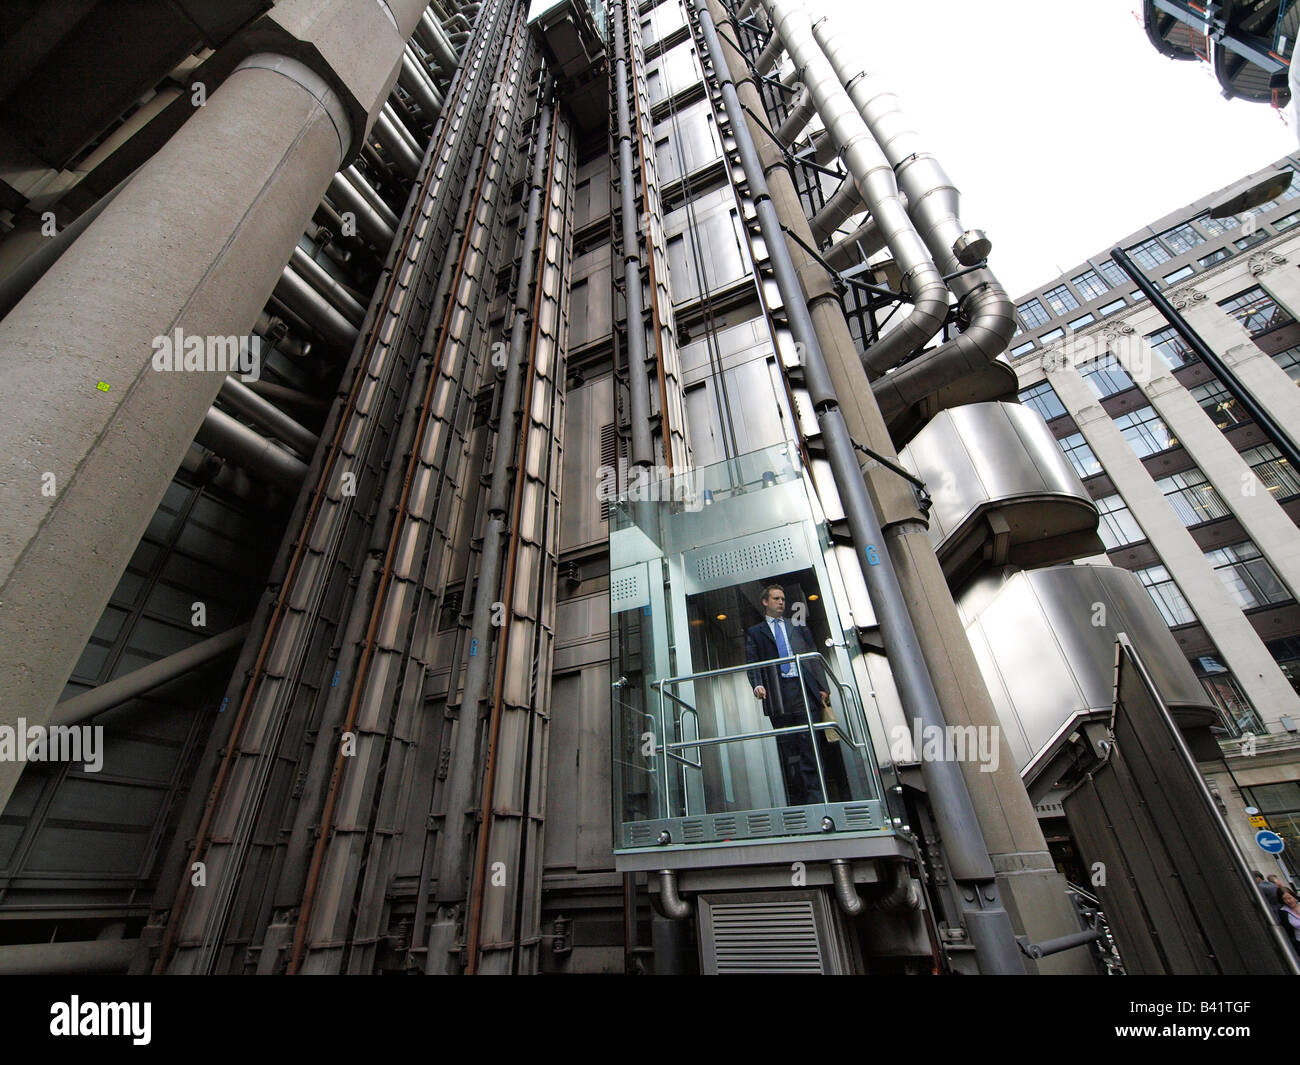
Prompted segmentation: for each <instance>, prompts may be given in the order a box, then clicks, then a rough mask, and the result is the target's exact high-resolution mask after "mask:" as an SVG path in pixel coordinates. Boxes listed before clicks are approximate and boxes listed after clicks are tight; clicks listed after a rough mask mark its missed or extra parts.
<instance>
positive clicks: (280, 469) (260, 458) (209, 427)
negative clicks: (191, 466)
mask: <svg viewBox="0 0 1300 1065" xmlns="http://www.w3.org/2000/svg"><path fill="white" fill-rule="evenodd" d="M194 439H195V440H197V441H198V442H199V443H200V444H202V445H203V446H204V447H206V448H208V449H210V450H212V451H215V452H216V453H217V454H218V455H220V456H221V457H222V458H226V459H229V460H230V461H231V462H233V463H235V464H237V465H239V466H242V467H244V469H246V470H247V471H248V472H249V473H251V474H253V475H254V476H256V477H260V478H261V479H262V480H266V481H271V482H273V483H275V484H278V485H279V486H280V487H282V488H284V489H285V490H286V491H289V492H297V491H298V487H299V485H301V484H302V479H303V478H304V477H305V476H307V464H306V463H305V462H303V461H302V460H301V459H299V458H295V457H294V456H293V455H290V454H289V452H287V451H285V450H283V449H282V448H278V447H276V446H275V445H274V444H273V443H271V441H269V440H267V439H266V437H264V436H258V435H257V433H255V432H253V430H252V429H250V428H248V426H246V425H244V424H243V423H241V422H237V421H235V419H234V418H232V417H231V416H230V415H229V414H226V413H225V412H224V411H219V410H217V409H216V407H211V408H209V410H208V413H207V414H205V415H204V416H203V424H202V425H200V426H199V431H198V432H197V433H195V434H194Z"/></svg>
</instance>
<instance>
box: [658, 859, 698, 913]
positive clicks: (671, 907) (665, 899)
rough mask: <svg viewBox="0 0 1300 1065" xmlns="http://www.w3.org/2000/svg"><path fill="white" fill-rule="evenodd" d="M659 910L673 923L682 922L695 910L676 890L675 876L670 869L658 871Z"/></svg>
mask: <svg viewBox="0 0 1300 1065" xmlns="http://www.w3.org/2000/svg"><path fill="white" fill-rule="evenodd" d="M659 908H660V909H661V910H663V913H664V916H665V917H667V918H668V919H669V920H673V921H684V920H686V919H687V918H688V917H690V915H691V913H692V911H693V910H694V909H695V907H693V906H692V905H691V904H690V903H689V902H687V901H686V900H685V899H684V898H682V896H681V894H680V893H679V892H678V890H677V874H676V873H674V872H673V871H672V870H671V869H660V870H659Z"/></svg>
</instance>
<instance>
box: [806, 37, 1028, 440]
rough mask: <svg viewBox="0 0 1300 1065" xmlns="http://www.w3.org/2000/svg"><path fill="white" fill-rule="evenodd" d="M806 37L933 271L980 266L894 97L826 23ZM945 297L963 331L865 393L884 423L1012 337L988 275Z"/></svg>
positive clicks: (982, 253) (969, 234)
mask: <svg viewBox="0 0 1300 1065" xmlns="http://www.w3.org/2000/svg"><path fill="white" fill-rule="evenodd" d="M812 32H813V35H814V37H815V39H816V41H817V43H818V45H819V46H820V48H821V51H822V53H823V54H824V55H825V57H826V60H827V61H828V62H829V64H830V67H831V70H832V71H833V72H834V74H835V77H836V78H837V79H838V80H839V82H840V83H841V84H843V85H845V86H846V87H847V92H848V95H849V97H850V99H851V100H852V101H853V104H854V107H855V108H856V109H857V112H858V114H859V115H860V116H861V118H862V120H863V122H864V123H865V124H866V126H867V128H868V129H869V130H870V132H871V134H872V136H873V138H874V139H875V141H876V142H877V144H878V145H879V147H880V149H881V150H882V151H883V152H884V154H885V158H886V159H887V160H888V161H889V163H890V165H891V166H892V167H893V168H894V172H895V174H896V175H897V178H898V187H899V189H900V191H901V192H902V194H903V195H904V196H905V197H906V198H907V209H908V213H909V214H910V215H911V218H912V220H913V222H914V223H915V226H916V230H917V232H918V233H919V234H920V236H921V239H922V240H924V242H925V244H926V247H927V248H928V249H929V251H930V254H931V256H933V259H934V262H935V263H936V264H937V265H938V267H939V269H940V270H942V271H943V272H944V274H945V275H952V274H957V273H958V272H959V271H961V270H963V269H964V268H966V267H970V266H974V265H975V264H977V263H979V262H982V261H983V260H984V259H985V258H986V257H987V256H988V253H989V250H990V245H989V241H988V238H987V237H985V236H984V234H983V233H981V232H979V231H978V230H971V231H968V230H965V229H964V228H963V227H962V224H961V220H960V216H959V203H958V192H957V189H956V187H955V186H954V185H953V183H952V181H951V180H950V179H949V177H948V175H947V174H946V173H945V172H944V170H943V167H942V166H940V165H939V162H938V160H937V159H935V158H934V156H932V155H930V154H929V152H927V151H925V150H924V149H923V148H922V146H921V144H920V138H919V136H918V135H917V133H916V132H915V130H913V129H912V127H911V125H910V124H909V123H908V121H907V120H906V118H905V117H904V115H903V112H902V110H901V109H900V107H899V105H898V97H897V96H895V94H894V93H893V92H891V91H889V90H887V89H885V88H884V87H882V86H881V84H880V80H879V78H877V77H876V76H874V75H872V74H870V73H868V72H867V71H865V70H863V69H862V66H861V63H860V62H857V61H855V60H854V59H853V58H851V55H850V48H849V47H848V42H847V41H846V40H845V38H844V37H843V36H842V35H840V36H836V35H835V34H834V33H833V32H832V28H831V23H830V21H829V20H828V19H826V18H821V19H819V20H818V21H817V23H816V24H815V25H814V26H813V27H812ZM828 207H829V205H828ZM952 291H953V293H954V294H955V295H956V296H957V300H958V305H959V307H960V311H961V315H962V317H963V318H964V319H965V320H966V321H967V322H969V325H967V326H966V328H965V329H964V330H963V332H962V334H961V335H960V336H958V337H956V338H954V339H953V340H951V341H949V342H948V343H946V344H944V345H942V346H941V347H939V348H936V349H934V350H933V351H929V352H926V353H925V354H923V355H922V356H921V357H920V358H918V359H917V360H916V361H915V362H914V363H912V364H910V365H908V366H906V367H904V368H903V369H901V370H899V371H898V372H896V373H894V374H891V375H890V376H889V377H887V378H885V379H884V380H881V381H877V382H876V383H875V384H874V385H873V386H872V388H873V391H874V392H875V394H876V398H877V401H878V402H879V403H880V408H881V413H882V414H883V415H884V416H885V420H886V421H890V420H891V419H893V418H896V417H897V416H898V415H900V414H902V413H903V412H904V411H905V410H907V408H909V407H911V406H912V405H913V404H915V403H918V402H920V401H921V400H922V399H924V398H925V397H926V396H929V395H932V394H934V393H935V392H937V391H938V390H939V389H941V388H942V387H943V386H945V385H947V384H950V383H952V382H953V381H955V380H957V379H958V378H960V377H962V376H963V375H965V374H966V373H969V372H975V371H979V370H982V369H983V368H984V367H985V366H986V365H987V364H988V363H990V362H992V361H993V360H994V359H995V358H997V356H998V355H999V354H1000V353H1001V352H1003V351H1005V350H1006V346H1007V344H1008V343H1009V342H1010V340H1011V337H1012V335H1013V334H1014V333H1015V328H1016V323H1015V308H1014V306H1013V305H1012V302H1011V300H1010V298H1009V297H1008V296H1007V294H1006V291H1005V290H1004V289H1003V288H1002V286H1001V285H1000V284H999V283H998V281H997V278H995V277H994V276H993V274H992V272H991V271H990V270H988V268H987V267H985V268H983V269H980V270H975V271H971V272H969V273H965V274H961V275H960V276H958V277H954V278H953V281H952ZM867 355H868V357H870V355H871V351H870V350H869V351H868V353H867Z"/></svg>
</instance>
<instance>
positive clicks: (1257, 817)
mask: <svg viewBox="0 0 1300 1065" xmlns="http://www.w3.org/2000/svg"><path fill="white" fill-rule="evenodd" d="M1250 827H1251V828H1268V820H1267V819H1266V818H1265V817H1264V815H1263V814H1252V815H1251V818H1250Z"/></svg>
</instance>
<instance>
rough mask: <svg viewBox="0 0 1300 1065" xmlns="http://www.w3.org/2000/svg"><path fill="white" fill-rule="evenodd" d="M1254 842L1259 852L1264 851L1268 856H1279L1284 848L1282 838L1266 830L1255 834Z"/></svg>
mask: <svg viewBox="0 0 1300 1065" xmlns="http://www.w3.org/2000/svg"><path fill="white" fill-rule="evenodd" d="M1255 842H1256V843H1258V844H1259V846H1260V849H1261V850H1266V851H1268V853H1269V854H1281V853H1282V851H1283V850H1284V849H1285V848H1286V844H1285V843H1284V842H1283V841H1282V837H1281V836H1279V835H1278V834H1277V833H1276V832H1270V831H1269V830H1268V829H1267V828H1262V829H1260V830H1259V831H1258V832H1256V833H1255Z"/></svg>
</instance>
